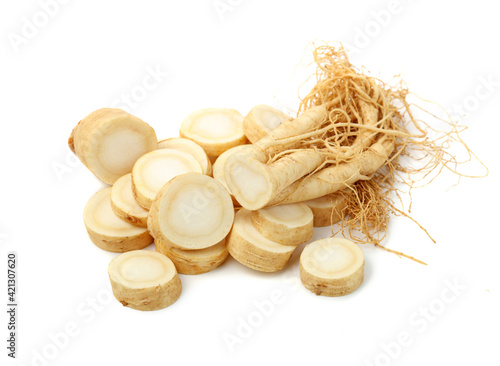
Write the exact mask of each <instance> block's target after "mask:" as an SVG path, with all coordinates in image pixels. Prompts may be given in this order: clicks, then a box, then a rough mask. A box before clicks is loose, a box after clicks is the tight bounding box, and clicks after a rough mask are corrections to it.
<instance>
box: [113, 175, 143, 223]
mask: <svg viewBox="0 0 500 366" xmlns="http://www.w3.org/2000/svg"><path fill="white" fill-rule="evenodd" d="M111 208H112V209H113V212H114V213H115V214H116V215H117V216H118V217H120V218H121V219H123V220H125V221H128V222H130V223H131V224H132V225H136V226H140V227H148V214H149V211H148V210H145V209H144V208H142V207H141V206H140V205H139V204H138V203H137V201H136V200H135V198H134V194H133V193H132V174H130V173H129V174H125V175H124V176H123V177H121V178H120V179H118V180H117V181H116V182H115V184H113V187H112V188H111Z"/></svg>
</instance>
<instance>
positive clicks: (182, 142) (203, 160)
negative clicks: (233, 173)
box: [158, 137, 212, 175]
mask: <svg viewBox="0 0 500 366" xmlns="http://www.w3.org/2000/svg"><path fill="white" fill-rule="evenodd" d="M158 149H175V150H180V151H184V152H186V153H188V154H191V155H193V157H194V158H195V159H196V160H197V161H198V163H200V166H201V170H202V172H203V174H206V175H212V163H211V162H210V159H209V158H208V155H207V154H206V153H205V150H203V148H202V147H201V146H200V145H198V144H197V143H196V142H194V141H191V140H188V139H183V138H182V137H175V138H170V139H165V140H161V141H159V142H158Z"/></svg>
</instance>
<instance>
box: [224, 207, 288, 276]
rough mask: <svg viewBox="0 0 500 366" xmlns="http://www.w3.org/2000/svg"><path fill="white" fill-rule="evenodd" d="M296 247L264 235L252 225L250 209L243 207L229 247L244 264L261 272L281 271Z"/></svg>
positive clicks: (230, 235)
mask: <svg viewBox="0 0 500 366" xmlns="http://www.w3.org/2000/svg"><path fill="white" fill-rule="evenodd" d="M295 248H296V247H295V246H292V245H282V244H279V243H276V242H274V241H271V240H269V239H267V238H265V237H263V236H262V235H261V234H260V233H259V232H258V231H257V229H256V228H255V227H254V226H253V225H252V219H251V212H250V211H248V210H245V209H241V210H239V211H238V213H237V214H236V217H235V219H234V225H233V229H232V230H231V234H229V237H228V249H229V254H231V256H232V257H233V258H234V259H236V260H237V261H238V262H240V263H241V264H243V265H244V266H246V267H248V268H252V269H255V270H257V271H261V272H276V271H279V270H281V269H282V268H284V267H285V266H286V264H287V263H288V260H289V259H290V257H291V255H292V253H293V251H294V250H295Z"/></svg>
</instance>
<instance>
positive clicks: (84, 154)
mask: <svg viewBox="0 0 500 366" xmlns="http://www.w3.org/2000/svg"><path fill="white" fill-rule="evenodd" d="M68 145H69V147H70V149H71V150H72V151H73V152H74V153H75V154H76V156H78V158H79V159H80V160H81V161H82V163H83V164H84V165H85V166H86V167H87V168H89V170H90V171H91V172H92V173H94V174H95V176H96V177H97V178H99V179H100V180H102V181H103V182H105V183H107V184H113V183H114V182H115V181H116V180H117V179H118V178H120V177H121V176H123V175H125V174H127V173H130V172H131V171H132V167H133V166H134V164H135V162H136V161H137V159H139V158H140V157H141V156H142V155H144V154H146V153H148V152H150V151H153V150H155V149H156V148H157V147H158V141H157V139H156V134H155V131H154V130H153V128H152V127H151V126H150V125H148V124H147V123H146V122H144V121H142V120H141V119H139V118H137V117H135V116H133V115H131V114H129V113H127V112H125V111H122V110H121V109H114V108H103V109H99V110H97V111H95V112H92V113H91V114H89V115H88V116H87V117H85V118H84V119H82V120H81V121H80V122H79V123H78V125H77V126H76V127H75V128H74V129H73V132H72V133H71V136H70V137H69V140H68Z"/></svg>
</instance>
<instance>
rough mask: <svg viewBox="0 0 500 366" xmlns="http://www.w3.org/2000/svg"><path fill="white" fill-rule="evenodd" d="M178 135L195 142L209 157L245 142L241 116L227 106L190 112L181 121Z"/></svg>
mask: <svg viewBox="0 0 500 366" xmlns="http://www.w3.org/2000/svg"><path fill="white" fill-rule="evenodd" d="M221 126H224V127H221ZM180 136H181V137H184V138H187V139H190V140H193V141H194V142H196V143H197V144H198V145H200V146H201V147H202V148H203V150H205V152H206V153H207V155H208V156H209V157H217V156H219V155H221V154H222V153H223V152H224V151H226V150H229V149H230V148H232V147H235V146H238V145H243V144H246V143H247V138H246V136H245V134H244V133H243V116H242V115H241V114H240V113H239V112H238V111H236V110H234V109H228V108H206V109H201V110H199V111H196V112H193V113H191V114H190V115H189V116H188V117H187V118H186V119H185V120H184V121H183V122H182V125H181V129H180Z"/></svg>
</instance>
